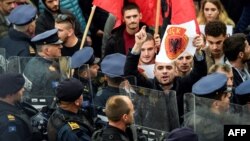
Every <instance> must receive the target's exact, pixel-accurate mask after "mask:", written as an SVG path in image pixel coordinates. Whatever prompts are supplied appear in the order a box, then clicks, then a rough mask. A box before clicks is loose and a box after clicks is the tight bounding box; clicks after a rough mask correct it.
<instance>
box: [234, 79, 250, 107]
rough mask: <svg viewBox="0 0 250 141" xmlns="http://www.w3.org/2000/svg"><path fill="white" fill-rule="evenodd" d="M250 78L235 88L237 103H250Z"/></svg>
mask: <svg viewBox="0 0 250 141" xmlns="http://www.w3.org/2000/svg"><path fill="white" fill-rule="evenodd" d="M249 86H250V80H246V81H244V82H242V83H241V84H240V85H239V86H237V87H236V88H235V96H236V99H237V104H240V105H246V104H249V103H250V87H249Z"/></svg>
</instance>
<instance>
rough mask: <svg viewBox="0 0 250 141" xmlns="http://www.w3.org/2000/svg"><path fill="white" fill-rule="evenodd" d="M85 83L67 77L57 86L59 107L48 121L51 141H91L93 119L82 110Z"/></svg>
mask: <svg viewBox="0 0 250 141" xmlns="http://www.w3.org/2000/svg"><path fill="white" fill-rule="evenodd" d="M82 92H83V85H82V83H81V82H80V81H79V80H78V79H75V78H70V79H65V80H64V81H62V82H61V83H60V84H59V85H58V87H57V93H56V97H57V98H58V101H59V103H58V104H59V107H58V108H57V109H56V111H55V112H54V113H53V114H52V115H51V117H50V118H49V122H48V138H49V140H50V141H90V138H91V135H92V131H93V128H92V126H91V123H90V122H91V121H90V120H88V119H87V118H86V116H85V115H84V113H82V112H81V110H80V109H81V106H82V102H83V96H82Z"/></svg>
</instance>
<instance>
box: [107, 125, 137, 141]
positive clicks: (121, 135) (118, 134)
mask: <svg viewBox="0 0 250 141" xmlns="http://www.w3.org/2000/svg"><path fill="white" fill-rule="evenodd" d="M129 129H130V128H127V130H126V132H124V131H122V130H120V129H118V128H116V127H114V126H111V125H108V127H107V128H106V129H104V130H103V133H102V141H133V135H132V132H131V130H129Z"/></svg>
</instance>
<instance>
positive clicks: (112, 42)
mask: <svg viewBox="0 0 250 141" xmlns="http://www.w3.org/2000/svg"><path fill="white" fill-rule="evenodd" d="M144 25H145V24H144V23H140V28H141V27H142V26H144ZM125 28H126V25H125V24H122V25H121V26H119V27H117V28H115V29H113V30H112V32H111V33H112V34H111V36H110V37H109V39H108V41H107V44H106V46H105V52H104V56H106V55H109V54H113V53H121V54H125V55H126V50H125V41H124V38H123V32H124V30H125ZM146 30H147V32H150V31H149V29H148V28H147V29H146Z"/></svg>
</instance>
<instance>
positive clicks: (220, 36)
mask: <svg viewBox="0 0 250 141" xmlns="http://www.w3.org/2000/svg"><path fill="white" fill-rule="evenodd" d="M226 31H227V27H226V25H225V24H224V23H223V22H221V21H212V22H209V23H207V24H206V26H205V37H206V42H207V44H208V47H207V48H205V53H206V61H207V68H208V69H209V68H210V66H212V65H213V64H217V63H220V64H224V63H225V62H226V57H225V56H224V52H223V42H224V40H225V39H226V37H227V34H226Z"/></svg>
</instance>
